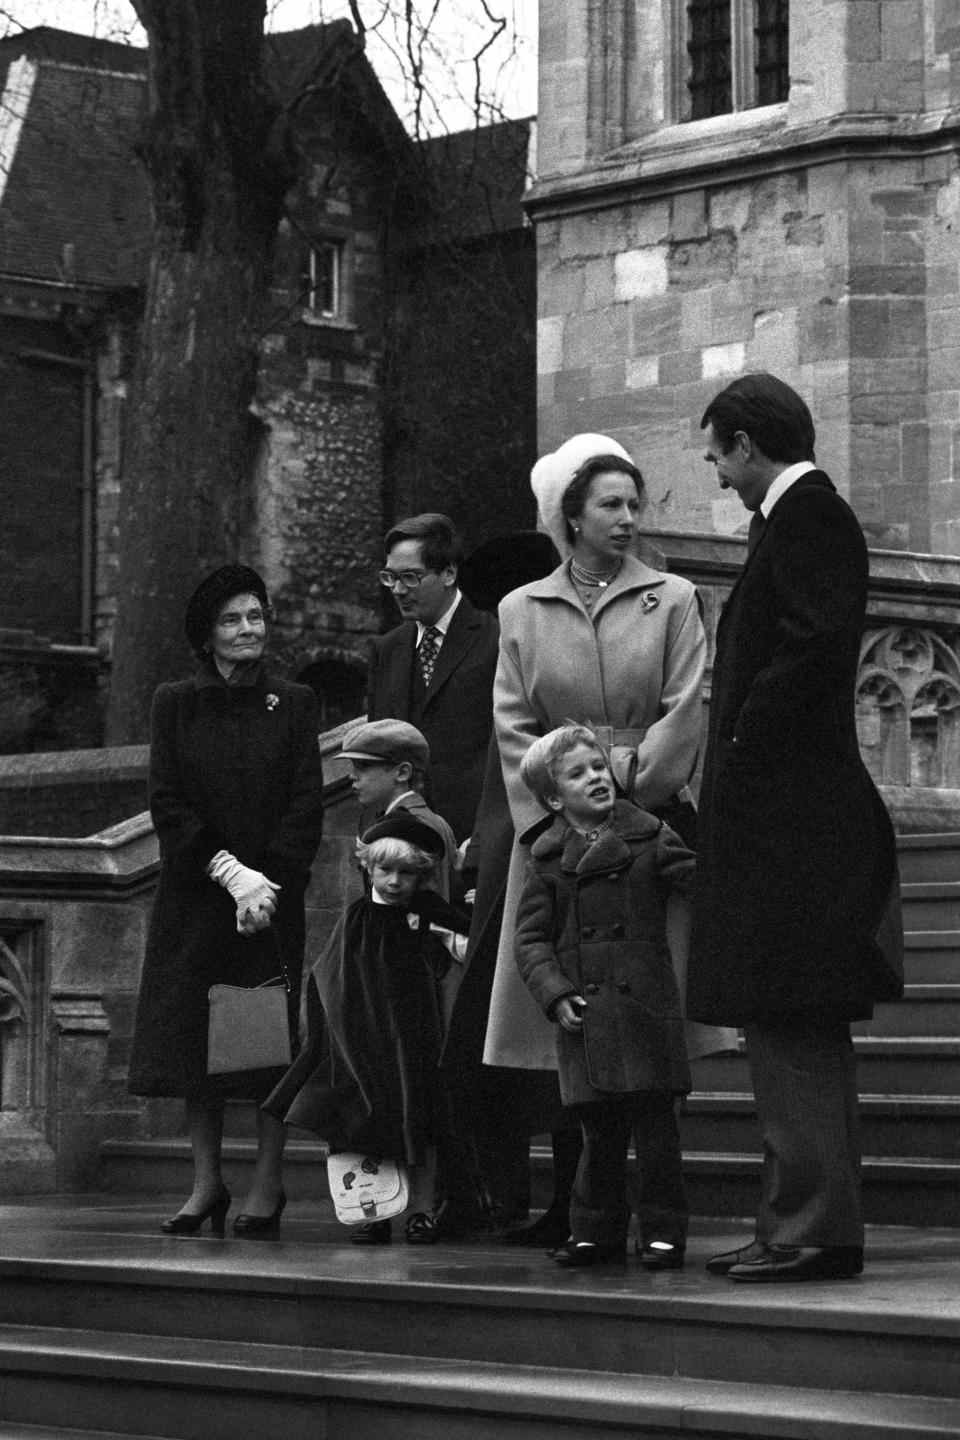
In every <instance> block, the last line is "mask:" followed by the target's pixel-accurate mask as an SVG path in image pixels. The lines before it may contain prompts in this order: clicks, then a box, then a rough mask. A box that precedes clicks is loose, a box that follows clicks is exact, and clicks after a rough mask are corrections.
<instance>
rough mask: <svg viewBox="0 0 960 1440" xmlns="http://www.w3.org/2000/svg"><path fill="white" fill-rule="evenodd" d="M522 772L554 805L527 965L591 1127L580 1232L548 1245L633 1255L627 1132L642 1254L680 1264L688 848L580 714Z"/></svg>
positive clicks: (574, 1220) (539, 842)
mask: <svg viewBox="0 0 960 1440" xmlns="http://www.w3.org/2000/svg"><path fill="white" fill-rule="evenodd" d="M521 773H522V776H523V779H524V782H525V784H526V785H527V786H528V788H529V789H530V790H531V791H532V792H533V794H534V795H536V797H537V798H538V799H539V800H540V802H541V804H542V805H544V807H545V808H546V809H548V810H550V811H553V812H554V813H555V816H556V818H555V820H554V823H553V825H552V826H551V827H550V828H549V829H548V830H546V831H545V832H544V833H541V834H540V835H539V836H538V837H537V838H536V839H535V841H534V843H533V845H532V848H531V852H530V865H529V870H528V873H527V878H526V882H525V885H524V891H523V896H522V899H521V902H520V908H519V911H518V922H517V931H516V957H517V964H518V966H519V969H520V974H521V976H522V977H523V980H524V983H525V984H526V985H527V987H528V988H529V990H530V992H531V994H532V995H533V997H534V999H535V1000H536V1001H537V1003H538V1004H539V1005H540V1006H541V1007H542V1009H543V1010H544V1012H545V1014H546V1015H547V1017H548V1018H549V1019H550V1020H553V1021H554V1022H556V1025H557V1059H558V1065H559V1072H560V1090H561V1095H562V1098H563V1103H564V1105H566V1106H569V1107H571V1108H572V1109H573V1110H574V1111H575V1113H576V1115H577V1117H578V1118H579V1120H580V1124H581V1128H582V1131H583V1141H584V1147H583V1154H582V1157H581V1160H580V1167H579V1170H578V1172H577V1179H576V1183H575V1187H574V1193H573V1200H572V1203H571V1206H570V1223H571V1231H572V1234H571V1236H570V1239H569V1240H568V1241H567V1242H566V1244H565V1245H562V1246H561V1247H560V1248H559V1249H558V1250H556V1251H555V1252H554V1259H555V1260H556V1261H557V1262H558V1263H559V1264H561V1265H569V1266H582V1265H592V1264H596V1263H597V1262H599V1261H603V1260H619V1259H621V1258H622V1257H623V1255H624V1253H625V1245H626V1233H627V1226H628V1222H629V1210H628V1206H627V1195H626V1165H627V1153H628V1149H629V1145H630V1139H631V1136H633V1137H634V1140H635V1144H636V1151H637V1156H638V1159H639V1162H640V1171H641V1187H640V1202H639V1226H640V1233H639V1238H638V1249H639V1252H640V1256H641V1261H642V1263H643V1264H644V1266H645V1267H646V1268H648V1269H658V1270H659V1269H677V1268H679V1267H680V1266H681V1265H682V1264H683V1255H684V1247H685V1243H686V1231H687V1204H686V1197H685V1194H684V1187H683V1177H682V1173H681V1156H680V1139H679V1134H678V1131H677V1122H676V1111H675V1099H676V1097H677V1096H678V1095H685V1094H687V1093H688V1091H689V1090H690V1070H689V1066H688V1063H687V1053H686V1046H685V1041H684V1026H683V1016H682V1011H681V1004H680V996H679V993H678V990H677V983H676V979H675V976H674V970H673V964H672V961H671V957H670V950H669V948H668V945H667V935H666V900H667V895H668V893H669V891H670V889H671V888H673V887H676V888H678V889H680V890H684V891H685V890H686V889H687V888H688V886H689V884H690V881H691V879H692V872H693V867H694V856H693V854H692V852H691V851H690V850H688V849H687V848H686V846H685V845H684V844H683V842H682V841H681V839H680V837H679V836H678V835H676V834H675V833H674V832H673V831H672V830H671V829H670V828H669V826H667V825H665V824H663V822H662V821H661V820H659V819H657V817H656V816H655V815H651V814H650V813H649V812H648V811H645V810H641V809H639V808H638V807H637V806H636V805H634V804H632V803H631V802H630V801H627V800H619V799H617V798H616V795H615V791H614V783H613V778H612V776H611V773H610V769H609V765H608V763H607V757H606V754H605V752H604V750H603V749H602V748H601V746H600V744H599V741H598V740H597V738H596V736H595V735H594V734H593V732H592V731H591V730H590V729H588V728H587V727H586V726H583V725H564V726H561V727H559V728H558V729H556V730H551V731H550V732H549V734H547V735H544V736H541V737H540V739H538V740H536V741H535V742H534V744H533V745H531V747H530V749H529V750H528V751H527V753H526V755H525V757H524V760H523V764H522V768H521Z"/></svg>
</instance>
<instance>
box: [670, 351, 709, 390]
mask: <svg viewBox="0 0 960 1440" xmlns="http://www.w3.org/2000/svg"><path fill="white" fill-rule="evenodd" d="M701 374H702V360H701V354H700V351H699V350H687V351H678V352H676V353H674V354H672V355H661V356H660V384H661V385H677V384H679V383H681V382H682V381H684V380H697V379H699V378H700V375H701Z"/></svg>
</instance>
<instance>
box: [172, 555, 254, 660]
mask: <svg viewBox="0 0 960 1440" xmlns="http://www.w3.org/2000/svg"><path fill="white" fill-rule="evenodd" d="M235 595H256V597H257V599H258V600H259V601H260V603H261V604H262V605H263V608H264V609H265V610H266V608H267V606H268V605H269V603H270V601H269V598H268V596H267V587H266V585H264V583H263V581H262V580H261V578H260V576H259V575H258V574H257V572H256V570H251V569H250V566H249V565H221V566H220V569H219V570H214V571H213V572H212V574H210V575H208V576H207V577H206V579H205V580H201V581H200V584H199V585H198V586H197V588H196V590H194V592H193V594H192V595H191V596H190V599H189V600H188V601H187V613H186V615H185V616H184V620H183V628H184V630H185V631H186V632H187V639H188V641H189V642H190V649H191V650H192V651H193V653H194V654H195V655H197V656H202V655H203V654H204V651H205V649H206V647H207V645H208V644H209V642H210V632H211V631H212V629H213V625H214V621H215V620H216V618H217V616H218V615H219V613H220V611H221V610H222V609H223V607H224V605H225V604H226V603H227V601H228V600H232V599H233V597H234V596H235Z"/></svg>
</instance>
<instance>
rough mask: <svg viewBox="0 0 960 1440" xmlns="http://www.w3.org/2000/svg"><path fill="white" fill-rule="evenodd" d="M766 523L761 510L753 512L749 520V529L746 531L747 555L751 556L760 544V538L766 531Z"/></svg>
mask: <svg viewBox="0 0 960 1440" xmlns="http://www.w3.org/2000/svg"><path fill="white" fill-rule="evenodd" d="M766 525H767V521H766V517H765V516H764V513H763V511H762V510H755V511H754V512H753V515H752V517H751V519H750V529H749V530H748V531H747V554H748V555H752V554H753V552H754V550H755V549H756V547H757V546H758V545H759V543H760V537H761V536H762V535H763V532H764V530H765V529H766Z"/></svg>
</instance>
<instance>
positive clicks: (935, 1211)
mask: <svg viewBox="0 0 960 1440" xmlns="http://www.w3.org/2000/svg"><path fill="white" fill-rule="evenodd" d="M899 848H900V866H901V880H902V898H903V915H904V926H905V931H906V937H905V938H906V980H907V986H906V995H905V998H904V999H903V1000H902V1001H900V1002H898V1003H897V1004H894V1005H881V1006H879V1007H878V1009H877V1012H876V1014H875V1016H874V1018H873V1020H872V1021H871V1022H870V1023H869V1024H864V1025H860V1026H858V1027H857V1031H858V1033H857V1037H856V1046H857V1052H858V1058H859V1079H860V1091H861V1097H862V1099H861V1115H862V1125H863V1148H864V1157H865V1158H864V1167H863V1176H864V1205H865V1211H866V1216H867V1219H868V1221H871V1222H873V1223H876V1224H888V1225H892V1224H901V1225H918V1226H924V1225H960V1202H958V1198H957V1197H958V1195H960V834H945V835H908V836H902V837H901V838H900V844H899ZM694 1082H695V1085H696V1090H695V1092H694V1094H692V1095H691V1096H690V1097H689V1100H688V1101H687V1105H686V1114H685V1116H684V1118H683V1122H682V1135H683V1141H684V1152H685V1173H686V1176H687V1182H688V1188H689V1192H690V1199H691V1205H692V1209H693V1212H694V1213H695V1214H699V1215H710V1216H728V1217H729V1216H736V1215H743V1216H749V1215H752V1214H754V1213H755V1210H756V1197H757V1183H758V1175H759V1163H760V1162H759V1155H758V1152H757V1135H756V1128H755V1124H754V1118H753V1117H754V1112H753V1099H752V1096H751V1094H750V1085H749V1077H748V1072H747V1062H746V1058H745V1056H744V1055H743V1054H740V1055H732V1056H717V1057H710V1058H708V1059H705V1060H701V1061H698V1062H697V1063H696V1065H695V1067H694ZM166 1114H167V1119H166V1120H165V1121H164V1123H163V1124H160V1125H158V1126H157V1138H156V1139H149V1140H142V1139H141V1140H111V1141H108V1142H107V1143H106V1144H105V1145H104V1146H103V1147H102V1151H101V1174H102V1182H103V1185H104V1187H105V1188H106V1189H110V1190H124V1191H127V1192H131V1191H140V1192H143V1193H152V1194H158V1193H161V1192H168V1193H171V1194H173V1193H177V1192H179V1191H184V1192H185V1190H186V1189H187V1188H188V1187H189V1179H188V1177H189V1173H190V1168H189V1167H190V1160H189V1153H188V1149H187V1145H186V1141H185V1140H183V1139H182V1138H178V1137H176V1135H175V1126H176V1120H175V1119H173V1118H172V1116H173V1115H174V1114H175V1112H172V1111H168V1112H166ZM227 1133H228V1135H230V1136H231V1137H232V1138H230V1139H229V1140H228V1141H227V1142H226V1147H225V1158H226V1173H227V1178H228V1183H231V1184H232V1185H233V1186H234V1187H235V1188H237V1189H242V1187H243V1175H242V1173H241V1172H242V1171H243V1170H245V1169H246V1167H247V1166H248V1165H249V1163H250V1161H251V1155H252V1143H251V1139H250V1136H251V1135H252V1121H251V1119H250V1116H249V1113H248V1111H247V1110H245V1109H244V1107H235V1108H234V1110H233V1112H232V1115H231V1117H230V1118H229V1120H228V1126H227ZM323 1160H324V1151H323V1147H322V1146H320V1145H319V1144H316V1143H313V1142H311V1141H310V1140H308V1139H306V1138H302V1139H299V1140H293V1141H291V1142H290V1145H289V1147H288V1153H287V1163H286V1166H285V1177H286V1178H285V1183H286V1185H287V1189H288V1192H289V1193H290V1195H291V1197H293V1198H302V1199H306V1198H309V1197H311V1196H314V1197H315V1196H317V1195H318V1194H320V1193H322V1190H323V1179H322V1174H321V1169H322V1165H323ZM533 1168H534V1177H535V1187H534V1194H535V1198H540V1199H545V1198H546V1196H547V1195H548V1193H549V1185H550V1180H549V1170H550V1159H549V1152H548V1150H547V1148H546V1147H545V1146H535V1147H534V1151H533Z"/></svg>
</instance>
